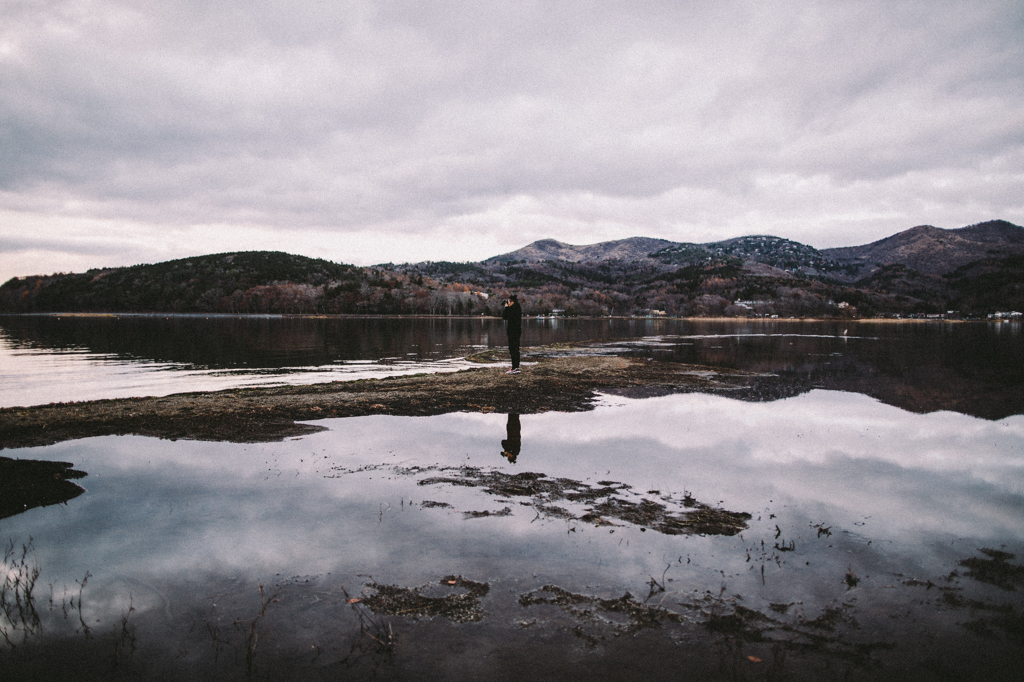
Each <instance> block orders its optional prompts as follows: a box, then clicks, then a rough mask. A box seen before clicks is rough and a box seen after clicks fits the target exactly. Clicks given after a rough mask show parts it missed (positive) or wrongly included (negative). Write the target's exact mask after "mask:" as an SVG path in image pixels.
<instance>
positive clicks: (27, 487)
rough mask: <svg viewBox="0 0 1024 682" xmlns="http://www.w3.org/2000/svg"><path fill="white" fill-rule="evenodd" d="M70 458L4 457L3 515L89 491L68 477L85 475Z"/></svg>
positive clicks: (0, 478) (0, 480) (0, 461)
mask: <svg viewBox="0 0 1024 682" xmlns="http://www.w3.org/2000/svg"><path fill="white" fill-rule="evenodd" d="M72 466H74V465H73V464H69V463H68V462H44V461H38V460H32V459H10V458H9V457H0V519H4V518H7V517H8V516H14V515H15V514H20V513H22V512H24V511H28V510H29V509H32V508H33V507H46V506H48V505H51V504H60V503H62V502H67V501H68V500H70V499H73V498H75V497H78V496H79V495H81V494H82V493H84V492H85V490H84V489H83V488H81V487H80V486H77V485H75V484H74V483H72V482H71V481H69V480H68V479H72V478H83V477H85V475H86V474H85V472H84V471H76V470H75V469H72V468H71V467H72Z"/></svg>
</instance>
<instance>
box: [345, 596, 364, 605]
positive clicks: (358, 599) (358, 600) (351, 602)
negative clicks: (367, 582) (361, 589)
mask: <svg viewBox="0 0 1024 682" xmlns="http://www.w3.org/2000/svg"><path fill="white" fill-rule="evenodd" d="M361 601H363V600H362V599H360V598H359V597H352V598H351V599H349V600H348V602H346V603H348V604H357V603H359V602H361Z"/></svg>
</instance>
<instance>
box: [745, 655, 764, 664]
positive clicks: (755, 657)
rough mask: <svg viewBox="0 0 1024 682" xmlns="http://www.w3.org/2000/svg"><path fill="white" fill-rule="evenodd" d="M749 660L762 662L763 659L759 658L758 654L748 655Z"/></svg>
mask: <svg viewBox="0 0 1024 682" xmlns="http://www.w3.org/2000/svg"><path fill="white" fill-rule="evenodd" d="M747 660H748V661H750V662H751V663H760V662H761V659H760V658H758V657H757V656H747Z"/></svg>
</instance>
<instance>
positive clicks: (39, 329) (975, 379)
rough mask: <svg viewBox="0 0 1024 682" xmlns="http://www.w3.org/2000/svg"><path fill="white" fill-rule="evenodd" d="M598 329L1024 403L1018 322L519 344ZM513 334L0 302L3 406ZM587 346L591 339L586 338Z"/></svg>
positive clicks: (655, 344)
mask: <svg viewBox="0 0 1024 682" xmlns="http://www.w3.org/2000/svg"><path fill="white" fill-rule="evenodd" d="M582 341H592V342H597V344H598V348H597V349H596V351H597V352H602V349H603V352H616V353H621V352H623V351H624V350H625V351H626V352H630V353H633V354H640V355H648V356H652V357H657V358H659V359H664V360H670V361H676V362H687V363H695V364H709V365H714V366H726V367H733V368H736V369H742V370H746V371H752V372H760V373H772V374H776V375H778V376H779V377H781V379H782V380H784V381H787V382H789V383H790V384H792V386H793V390H794V391H804V390H809V389H811V388H815V387H817V388H832V389H837V390H851V391H855V392H860V393H866V394H868V395H873V396H874V397H877V398H879V399H881V400H884V401H886V402H889V403H890V404H896V405H899V406H901V407H904V408H906V409H910V410H914V411H918V412H928V411H935V410H941V409H952V410H956V411H960V412H964V413H967V414H974V415H978V416H983V417H986V418H1000V417H1003V416H1007V415H1011V414H1019V413H1021V412H1024V361H1022V360H1021V358H1024V334H1022V325H1021V324H1020V323H1019V322H1014V323H1011V322H1003V323H995V324H987V323H959V324H958V323H941V322H935V323H921V322H871V321H859V322H854V321H850V322H844V321H830V322H811V321H800V320H736V321H721V320H718V321H716V320H672V319H621V318H616V319H566V320H560V319H528V320H526V322H525V325H524V331H523V346H524V347H538V346H547V345H550V344H556V343H567V342H582ZM505 343H506V337H505V332H504V329H503V327H502V322H501V320H496V319H486V318H480V319H472V318H453V319H448V318H282V317H260V316H247V317H230V316H221V317H218V316H213V317H203V316H187V315H182V316H166V317H163V316H144V315H127V316H126V315H122V316H57V315H38V316H0V407H9V406H15V405H38V404H45V403H49V402H66V401H71V400H96V399H101V398H119V397H132V396H146V395H167V394H170V393H180V392H186V391H201V390H218V389H225V388H236V387H241V386H257V385H281V384H295V383H315V382H321V381H334V380H344V379H360V378H368V377H381V376H394V375H399V374H411V373H418V372H436V371H455V370H460V369H464V368H466V367H468V366H471V364H472V363H468V362H466V361H465V360H464V358H465V357H466V356H467V355H470V354H472V353H474V352H477V351H481V350H487V349H491V348H495V347H502V346H504V345H505ZM592 352H593V351H592Z"/></svg>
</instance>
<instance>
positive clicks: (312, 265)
mask: <svg viewBox="0 0 1024 682" xmlns="http://www.w3.org/2000/svg"><path fill="white" fill-rule="evenodd" d="M513 292H514V293H517V294H519V296H520V301H521V302H522V303H523V308H524V310H525V312H526V313H527V314H529V315H537V314H542V315H547V314H552V313H557V314H563V315H648V314H650V315H659V314H668V315H687V316H704V315H726V316H748V315H779V316H874V315H926V314H937V313H945V312H947V311H950V310H953V311H959V312H960V313H962V314H964V315H984V314H987V313H990V312H995V311H997V310H1003V311H1007V310H1024V228H1021V227H1019V226H1017V225H1013V224H1011V223H1008V222H1005V221H992V222H988V223H981V224H978V225H972V226H969V227H965V228H961V229H958V230H943V229H939V228H935V227H929V226H921V227H915V228H912V229H910V230H906V231H904V232H901V233H899V234H896V235H893V236H892V237H888V238H886V239H882V240H879V241H877V242H873V243H871V244H867V245H864V246H857V247H846V248H841V249H823V250H820V251H819V250H817V249H815V248H813V247H811V246H807V245H806V244H800V243H798V242H794V241H790V240H787V239H781V238H779V237H773V236H770V235H753V236H747V237H739V238H736V239H728V240H725V241H721V242H712V243H707V244H693V243H681V242H671V241H667V240H664V239H650V238H645V237H633V238H630V239H621V240H616V241H610V242H601V243H598V244H589V245H584V246H574V245H572V244H564V243H561V242H557V241H555V240H552V239H546V240H541V241H538V242H534V243H533V244H530V245H528V246H526V247H523V248H522V249H519V250H517V251H513V252H511V253H506V254H503V255H500V256H494V257H492V258H488V259H487V260H485V261H482V262H479V263H453V262H446V261H440V262H424V263H406V264H402V265H397V266H396V265H391V264H387V265H378V266H374V267H368V268H363V267H356V266H352V265H344V264H338V263H332V262H330V261H325V260H319V259H313V258H305V257H302V256H293V255H289V254H286V253H279V252H241V253H226V254H215V255H211V256H199V257H195V258H184V259H180V260H175V261H168V262H166V263H157V264H153V265H137V266H132V267H127V268H107V269H102V270H90V271H89V272H86V273H81V274H70V275H48V276H35V277H20V278H14V279H12V280H10V281H8V282H7V283H5V284H4V285H3V286H0V312H64V311H66V312H78V311H109V312H121V311H125V312H183V313H184V312H196V313H212V312H215V313H328V314H330V313H349V314H351V313H367V314H396V313H400V314H428V315H437V314H442V315H459V314H464V315H480V314H492V315H495V314H500V312H501V301H502V300H503V299H504V297H506V296H507V295H508V294H509V293H513Z"/></svg>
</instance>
